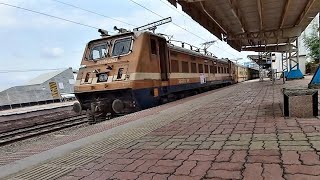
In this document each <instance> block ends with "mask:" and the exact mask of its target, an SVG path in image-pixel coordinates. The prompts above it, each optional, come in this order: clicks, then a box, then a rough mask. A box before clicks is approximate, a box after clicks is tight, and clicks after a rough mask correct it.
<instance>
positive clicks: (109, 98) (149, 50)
mask: <svg viewBox="0 0 320 180" xmlns="http://www.w3.org/2000/svg"><path fill="white" fill-rule="evenodd" d="M170 20H171V18H170ZM155 24H159V23H157V22H156V23H155ZM150 27H153V26H152V24H151V26H150V24H149V28H148V29H150ZM115 29H117V30H119V33H118V34H116V35H112V36H110V35H108V34H107V32H106V31H103V30H99V32H100V33H101V35H102V37H101V38H99V39H96V40H92V41H90V42H89V43H88V44H87V46H86V48H85V51H84V54H83V58H82V62H81V68H80V69H79V72H78V76H77V80H76V84H75V87H74V92H75V95H76V97H77V99H78V101H79V103H77V104H75V105H74V109H75V110H76V111H78V112H79V111H82V110H86V111H87V116H88V119H89V123H96V122H99V121H102V120H105V119H106V118H108V117H109V116H110V115H117V114H127V113H131V112H135V111H138V110H141V109H146V108H150V107H154V106H157V105H159V104H162V103H166V102H168V101H172V100H175V99H177V98H182V97H184V96H186V95H190V94H191V93H199V92H201V91H203V90H207V89H210V88H213V87H216V86H225V85H229V84H232V83H234V82H235V79H238V78H237V77H238V74H237V71H236V67H237V65H236V64H234V63H232V62H231V61H230V60H228V59H218V58H216V57H215V56H214V55H213V54H210V53H208V52H206V51H205V52H201V50H200V49H199V48H195V47H193V46H190V45H187V44H186V43H181V45H182V47H179V46H177V45H173V44H172V43H171V42H169V41H168V40H167V39H166V37H165V36H163V35H159V34H156V33H154V32H150V31H146V30H139V29H136V30H134V31H133V32H130V31H127V30H125V29H118V28H116V27H115ZM186 46H189V47H190V49H186V48H185V47H186Z"/></svg>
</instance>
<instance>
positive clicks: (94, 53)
mask: <svg viewBox="0 0 320 180" xmlns="http://www.w3.org/2000/svg"><path fill="white" fill-rule="evenodd" d="M107 54H108V48H107V45H100V46H95V47H93V48H92V50H91V53H90V59H92V60H98V59H102V58H106V57H107Z"/></svg>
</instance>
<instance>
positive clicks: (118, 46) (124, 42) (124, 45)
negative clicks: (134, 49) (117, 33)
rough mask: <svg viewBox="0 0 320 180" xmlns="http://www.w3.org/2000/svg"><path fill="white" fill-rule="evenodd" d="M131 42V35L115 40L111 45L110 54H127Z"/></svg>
mask: <svg viewBox="0 0 320 180" xmlns="http://www.w3.org/2000/svg"><path fill="white" fill-rule="evenodd" d="M131 43H132V39H131V37H128V38H123V39H118V40H116V41H115V42H114V45H113V49H112V56H121V55H126V54H129V52H130V50H131Z"/></svg>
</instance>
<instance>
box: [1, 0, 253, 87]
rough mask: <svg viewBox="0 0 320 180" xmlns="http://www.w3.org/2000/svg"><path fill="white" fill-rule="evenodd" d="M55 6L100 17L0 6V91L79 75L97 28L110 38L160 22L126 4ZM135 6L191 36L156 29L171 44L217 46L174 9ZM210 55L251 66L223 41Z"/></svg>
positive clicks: (33, 1) (39, 5)
mask: <svg viewBox="0 0 320 180" xmlns="http://www.w3.org/2000/svg"><path fill="white" fill-rule="evenodd" d="M59 1H60V2H64V3H68V4H72V5H74V6H77V7H80V8H83V9H86V10H90V11H93V12H95V13H98V14H101V15H103V16H101V15H96V14H92V13H89V12H86V11H83V10H81V9H79V8H74V7H70V6H67V5H65V4H62V3H59V2H57V1H56V0H41V1H39V0H0V39H1V42H2V43H1V45H0V47H1V48H0V54H1V60H0V79H1V81H0V91H1V90H4V89H6V88H9V87H11V86H17V85H24V84H26V83H27V82H28V81H29V80H31V79H32V78H34V77H36V76H38V75H40V74H42V73H46V72H48V70H52V69H60V68H68V67H72V68H74V69H78V68H79V65H80V62H81V58H82V55H83V51H84V48H85V45H86V43H87V42H89V41H90V40H92V39H97V38H99V37H100V36H99V35H100V34H99V33H98V32H97V29H95V28H102V29H105V30H108V31H109V32H110V33H111V34H112V33H115V32H114V30H113V27H114V26H117V27H122V28H126V29H131V30H132V29H133V28H134V26H131V25H128V24H132V25H135V26H142V25H144V24H147V23H150V22H153V21H157V20H160V19H162V18H161V17H159V16H157V15H155V14H153V13H152V12H150V11H148V10H146V9H144V8H142V7H141V6H139V5H137V4H135V3H133V2H132V1H130V0H117V1H109V0H108V1H103V0H90V1H88V0H59ZM134 1H136V2H137V3H139V4H141V5H143V6H145V7H147V8H148V9H150V10H151V11H154V12H155V13H157V14H159V15H160V16H162V17H169V16H170V17H172V19H173V22H174V24H177V25H178V26H180V27H182V28H184V29H187V30H188V31H190V32H192V33H190V32H187V31H185V30H183V29H182V28H180V27H178V26H176V25H174V24H173V23H169V24H166V25H163V26H161V27H158V28H157V30H156V32H157V33H163V34H167V35H170V36H173V39H174V40H180V41H185V42H187V43H190V44H192V45H195V46H197V47H201V46H200V44H201V43H203V42H204V40H203V39H205V40H207V41H212V40H217V38H216V37H215V36H213V35H212V34H211V33H209V32H208V31H207V30H206V29H204V28H203V27H202V26H200V25H199V24H198V23H197V22H195V21H193V20H192V19H191V18H190V17H189V16H188V15H187V14H185V13H183V12H182V11H181V8H180V7H178V8H177V9H176V8H174V6H171V5H170V4H169V3H167V1H166V0H134ZM1 3H7V4H10V5H14V6H19V7H22V8H27V9H30V10H33V11H38V12H41V13H46V14H49V15H52V16H56V17H60V18H64V19H67V20H71V21H74V22H78V23H82V24H85V25H87V26H82V25H78V24H74V23H70V22H67V21H63V20H59V19H55V18H52V17H47V16H44V15H41V14H36V13H32V12H29V11H24V10H21V9H17V8H13V7H9V6H5V5H3V4H1ZM107 17H110V18H107ZM113 19H117V20H119V21H122V22H126V23H127V24H126V23H122V22H119V21H115V20H113ZM88 26H90V27H88ZM194 34H196V35H194ZM197 36H200V37H201V38H199V37H197ZM209 51H211V52H213V53H214V54H215V55H216V56H217V57H219V58H222V57H223V58H229V59H237V58H243V59H242V61H249V60H248V59H247V55H249V54H253V53H252V52H241V53H240V52H238V51H236V50H234V49H233V48H231V47H230V46H229V45H227V44H226V43H225V42H221V41H218V42H216V43H215V44H214V45H213V46H211V47H210V48H209ZM31 70H32V71H31ZM17 71H20V72H17Z"/></svg>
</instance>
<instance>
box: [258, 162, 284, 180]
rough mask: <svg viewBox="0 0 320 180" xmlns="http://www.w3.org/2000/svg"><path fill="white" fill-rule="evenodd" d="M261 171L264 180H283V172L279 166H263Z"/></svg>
mask: <svg viewBox="0 0 320 180" xmlns="http://www.w3.org/2000/svg"><path fill="white" fill-rule="evenodd" d="M263 169H264V170H263V173H262V176H263V177H264V179H277V180H284V178H283V177H282V176H283V170H282V168H281V166H280V165H279V164H263Z"/></svg>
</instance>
